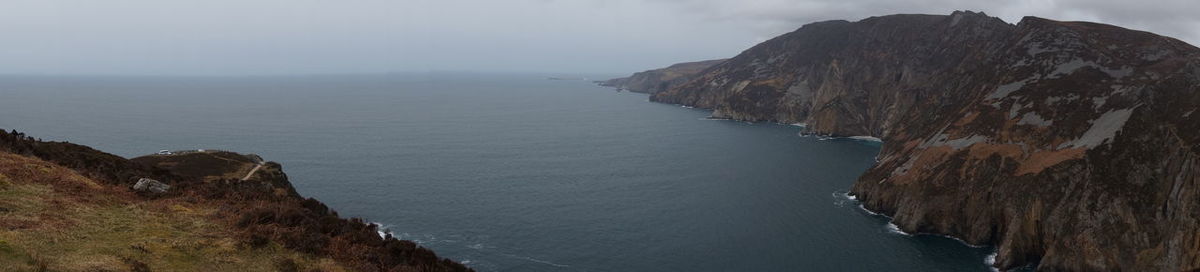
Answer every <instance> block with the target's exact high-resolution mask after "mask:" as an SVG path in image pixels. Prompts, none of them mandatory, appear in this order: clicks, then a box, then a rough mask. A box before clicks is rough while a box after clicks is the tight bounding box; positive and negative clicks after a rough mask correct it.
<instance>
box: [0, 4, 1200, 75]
mask: <svg viewBox="0 0 1200 272" xmlns="http://www.w3.org/2000/svg"><path fill="white" fill-rule="evenodd" d="M966 9H969V10H975V11H984V12H987V13H988V14H989V15H992V16H997V17H1000V18H1001V19H1004V20H1005V21H1007V22H1010V23H1015V22H1017V21H1019V20H1020V18H1021V17H1022V16H1025V15H1033V16H1039V17H1045V18H1051V19H1058V20H1087V21H1097V22H1103V23H1109V24H1116V25H1120V26H1124V27H1128V28H1133V29H1140V30H1147V31H1151V32H1156V33H1159V34H1163V35H1168V36H1172V37H1176V38H1179V39H1182V40H1184V41H1188V42H1190V43H1192V44H1200V0H1140V1H1132V0H1120V1H1114V0H1012V1H1005V0H970V1H968V0H911V1H897V0H860V1H855V0H576V1H562V0H559V1H556V0H503V1H501V0H488V1H484V0H476V1H468V0H391V1H387V0H170V1H165V0H104V1H99V0H4V1H2V2H0V13H2V15H0V37H2V38H0V41H2V42H3V43H2V44H0V60H2V61H0V74H180V75H187V74H194V75H245V74H323V73H387V72H409V71H510V72H546V73H598V72H599V73H626V72H634V71H640V70H645V69H649V68H655V67H660V66H665V65H668V64H671V63H675V62H681V61H691V60H702V59H712V58H724V57H730V56H733V55H736V54H737V53H738V52H740V51H741V50H743V49H746V48H747V47H749V46H752V45H754V44H756V43H758V42H761V41H763V40H766V39H768V38H771V37H774V36H776V35H779V34H782V33H785V32H788V31H791V30H794V29H795V28H797V27H800V26H801V25H803V24H805V23H809V22H814V21H822V20H831V19H848V20H858V19H862V18H865V17H869V16H873V15H884V14H894V13H929V14H949V13H950V12H952V11H954V10H966Z"/></svg>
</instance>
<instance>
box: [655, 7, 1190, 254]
mask: <svg viewBox="0 0 1200 272" xmlns="http://www.w3.org/2000/svg"><path fill="white" fill-rule="evenodd" d="M651 100H652V101H657V102H664V103H677V104H684V105H689V106H695V107H701V108H708V109H712V110H714V112H713V115H714V117H723V118H731V119H737V120H746V121H775V122H785V123H806V124H807V128H808V129H809V130H810V131H811V132H813V133H819V134H828V135H837V136H851V135H868V136H875V137H879V138H881V139H883V140H884V142H885V143H884V145H883V147H882V150H881V152H880V154H879V157H878V158H879V162H878V163H877V164H876V165H875V166H873V167H872V168H870V169H869V170H868V171H867V172H866V173H864V174H863V175H862V177H861V178H860V179H859V180H858V181H857V182H856V183H855V184H854V186H853V188H852V190H851V193H852V194H854V195H856V196H857V197H858V199H859V200H861V201H862V202H863V205H864V206H865V207H866V208H868V209H871V210H875V211H881V212H883V213H885V214H888V215H892V216H894V222H895V223H896V224H897V225H899V226H900V228H902V229H903V230H905V231H909V232H922V233H937V234H946V235H953V236H956V237H961V238H963V239H964V240H966V241H967V242H970V243H976V244H984V243H990V244H995V245H997V246H998V251H999V252H998V256H997V262H996V266H997V267H999V268H1012V267H1016V266H1020V265H1025V264H1030V263H1037V264H1038V268H1039V270H1076V271H1084V270H1126V271H1178V270H1189V269H1197V268H1200V224H1198V221H1197V220H1200V194H1198V193H1197V192H1198V191H1200V178H1198V177H1200V144H1198V143H1200V113H1195V111H1196V110H1197V107H1198V106H1200V49H1197V48H1196V47H1194V46H1192V45H1189V44H1186V43H1184V42H1181V41H1179V40H1176V39H1172V38H1169V37H1163V36H1159V35H1155V34H1152V33H1148V32H1142V31H1135V30H1129V29H1124V28H1120V27H1116V26H1111V25H1104V24H1097V23H1088V22H1060V21H1053V20H1048V19H1042V18H1035V17H1026V18H1024V19H1022V20H1021V21H1020V22H1019V23H1017V24H1015V25H1013V24H1008V23H1006V22H1003V21H1001V20H1000V19H997V18H993V17H989V16H987V15H985V14H983V13H973V12H955V13H954V14H951V15H948V16H945V15H890V16H882V17H872V18H868V19H864V20H861V21H858V22H848V21H827V22H819V23H813V24H808V25H805V26H803V27H802V28H800V29H798V30H796V31H794V32H791V33H788V34H784V35H782V36H779V37H777V38H774V39H772V40H769V41H766V42H764V43H762V44H759V45H757V46H755V47H753V48H751V49H749V50H746V51H745V52H743V53H741V54H739V55H737V56H736V57H734V58H732V59H729V60H727V61H724V62H721V63H718V64H716V65H714V66H712V67H709V68H707V69H705V70H704V71H703V72H701V73H700V74H698V75H696V76H694V77H693V78H692V79H691V80H689V81H687V82H684V83H679V84H675V85H673V86H672V87H670V88H668V89H665V90H662V91H660V92H656V93H654V94H653V95H652V96H651Z"/></svg>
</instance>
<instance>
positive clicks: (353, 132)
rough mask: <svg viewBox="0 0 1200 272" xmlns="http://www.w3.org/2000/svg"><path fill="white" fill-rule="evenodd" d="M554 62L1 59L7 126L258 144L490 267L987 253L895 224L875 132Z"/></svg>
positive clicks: (115, 145) (836, 266)
mask: <svg viewBox="0 0 1200 272" xmlns="http://www.w3.org/2000/svg"><path fill="white" fill-rule="evenodd" d="M547 76H551V75H538V74H480V73H414V74H393V75H362V76H278V77H57V76H0V128H3V129H6V130H7V129H17V130H19V131H23V132H26V133H28V134H29V135H32V136H34V137H41V138H43V139H47V140H67V141H70V142H74V143H80V144H84V145H88V146H92V147H94V148H97V149H100V150H103V151H107V152H111V153H115V154H117V155H121V156H125V157H135V156H139V155H144V154H150V153H154V152H156V151H158V150H161V149H171V150H175V149H196V148H204V149H225V150H232V151H238V152H243V153H255V154H259V155H262V156H263V157H264V158H266V159H267V160H272V161H277V162H280V163H282V164H283V167H284V170H285V171H286V172H287V174H288V176H289V178H290V179H291V181H292V183H293V184H294V185H295V186H296V188H297V190H298V191H299V192H300V193H301V194H303V195H305V196H309V197H315V198H317V199H319V200H321V201H323V202H325V203H326V204H328V205H329V206H330V207H332V208H334V209H336V210H337V211H339V212H340V213H341V214H342V215H343V216H356V217H363V218H366V219H367V220H368V221H372V222H378V223H380V224H382V225H383V226H384V227H386V228H387V229H389V230H390V231H391V232H392V233H393V235H395V236H397V237H398V238H401V239H409V240H414V241H417V242H418V243H420V244H421V245H423V246H425V247H428V248H431V249H433V250H434V251H435V252H437V253H438V254H439V255H441V256H444V257H448V258H451V259H455V260H459V261H462V262H463V263H465V264H467V265H468V266H471V267H474V268H476V269H478V270H481V271H987V270H989V267H988V266H987V265H986V264H985V259H986V258H987V256H988V255H989V254H991V253H992V251H993V250H992V249H991V248H974V247H969V246H966V245H964V244H962V243H960V242H958V241H955V240H952V239H949V238H943V237H936V236H925V235H916V236H912V235H906V234H901V233H896V232H894V231H891V230H889V228H888V223H887V222H888V219H887V218H884V217H882V216H876V215H872V214H869V213H867V212H865V211H863V210H861V209H860V208H859V207H858V203H857V202H855V201H854V200H852V199H849V198H847V197H846V196H845V194H844V193H845V191H846V190H847V189H848V188H849V187H850V185H851V184H852V183H853V182H854V180H855V178H857V177H858V175H859V174H861V173H862V171H863V170H865V169H866V168H867V167H869V166H870V165H871V164H872V163H873V161H874V156H875V155H876V153H877V152H878V145H877V144H872V143H869V142H864V141H859V140H852V139H831V140H820V139H817V138H814V137H802V136H799V135H797V133H798V132H800V130H801V128H800V127H796V126H791V125H780V124H750V123H744V122H734V121H714V120H704V117H706V116H707V115H708V111H705V110H699V109H687V108H682V107H679V106H676V105H667V104H658V103H650V102H647V96H646V95H644V94H634V93H628V92H616V91H614V90H613V89H611V88H604V87H599V86H595V85H594V84H592V83H591V82H589V81H584V80H547ZM612 76H614V75H609V76H604V75H599V76H596V75H593V76H591V77H592V79H605V78H608V77H612Z"/></svg>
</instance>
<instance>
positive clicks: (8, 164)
mask: <svg viewBox="0 0 1200 272" xmlns="http://www.w3.org/2000/svg"><path fill="white" fill-rule="evenodd" d="M217 209H218V208H217V207H212V206H211V205H210V204H207V203H204V202H191V203H190V202H185V201H178V200H175V199H158V200H145V199H142V198H140V197H138V196H136V195H133V194H132V193H130V192H129V191H127V190H124V189H123V188H120V189H119V188H114V187H112V186H107V185H103V184H102V183H100V182H96V181H94V180H92V179H89V178H87V177H84V176H82V175H79V174H78V173H76V172H75V171H72V170H70V169H66V168H63V167H61V166H58V165H55V164H52V163H48V162H45V161H42V160H39V159H35V158H30V157H25V156H19V155H13V154H10V153H4V152H0V270H4V271H37V270H40V269H48V270H51V271H105V270H109V271H126V270H135V271H136V270H138V269H139V268H142V267H145V268H153V269H154V270H162V271H202V270H211V271H247V270H249V271H271V270H276V269H277V268H279V267H278V266H279V265H281V264H282V263H286V262H287V261H285V260H291V261H292V262H295V263H297V264H298V266H299V267H304V268H306V269H319V270H325V271H343V270H345V269H343V268H342V267H339V266H338V265H337V263H335V262H334V261H332V260H331V259H328V258H318V257H315V256H313V255H311V254H304V253H298V252H296V251H294V250H288V249H284V248H283V247H282V246H280V245H278V244H276V243H270V244H268V245H266V246H259V247H250V246H246V245H244V244H243V243H240V242H238V241H239V238H238V234H237V233H236V232H235V231H234V229H233V228H231V227H229V226H227V224H228V223H227V222H225V221H223V220H218V219H217V218H214V215H215V214H216V213H217Z"/></svg>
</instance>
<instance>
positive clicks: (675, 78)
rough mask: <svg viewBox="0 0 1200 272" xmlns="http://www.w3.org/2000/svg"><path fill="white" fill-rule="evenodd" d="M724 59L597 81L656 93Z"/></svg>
mask: <svg viewBox="0 0 1200 272" xmlns="http://www.w3.org/2000/svg"><path fill="white" fill-rule="evenodd" d="M723 61H725V60H724V59H718V60H706V61H697V62H684V63H677V64H674V65H671V66H668V67H666V68H659V69H654V70H648V71H644V72H638V73H634V74H633V75H632V76H629V77H623V78H614V79H609V80H605V81H599V82H597V83H600V85H601V86H609V87H616V88H619V89H625V90H629V91H631V92H638V93H657V92H660V91H663V90H667V89H670V88H671V87H673V86H675V85H678V84H680V83H684V82H687V81H688V80H691V79H692V78H693V77H695V76H696V75H698V74H700V73H701V72H703V71H704V69H708V67H712V66H713V65H716V64H718V63H721V62H723Z"/></svg>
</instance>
